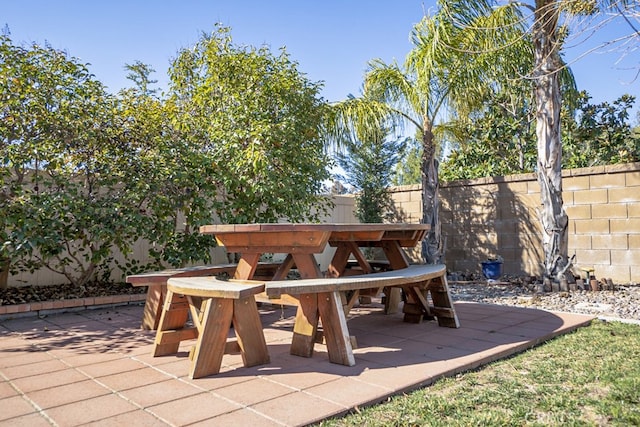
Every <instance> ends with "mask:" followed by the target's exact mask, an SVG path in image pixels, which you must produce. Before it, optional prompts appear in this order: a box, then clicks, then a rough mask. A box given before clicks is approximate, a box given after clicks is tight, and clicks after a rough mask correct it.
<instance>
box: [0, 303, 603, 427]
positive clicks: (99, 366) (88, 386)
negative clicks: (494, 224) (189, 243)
mask: <svg viewBox="0 0 640 427" xmlns="http://www.w3.org/2000/svg"><path fill="white" fill-rule="evenodd" d="M456 309H457V311H458V316H459V318H460V322H461V325H462V326H461V328H460V329H449V328H440V327H438V326H437V324H436V322H433V321H431V322H423V323H421V324H406V323H403V322H402V316H401V315H393V316H385V315H384V314H382V313H381V312H380V309H379V305H375V304H374V305H372V306H368V307H361V308H359V309H355V310H354V311H353V312H352V313H354V316H353V318H352V319H351V320H350V321H349V328H350V332H351V334H352V335H355V336H356V337H357V340H358V345H359V349H357V350H356V351H355V353H356V365H355V366H353V367H346V366H341V365H335V364H332V363H329V361H328V359H327V354H326V348H325V347H324V346H322V345H316V352H315V354H314V356H313V357H312V358H309V359H307V358H301V357H296V356H291V355H289V353H288V350H289V342H290V337H291V327H292V325H293V316H294V314H295V309H294V308H292V307H286V308H284V310H282V309H281V308H280V307H272V306H269V305H264V306H262V307H261V316H262V319H263V325H264V333H265V336H266V339H267V344H268V349H269V353H270V356H271V363H270V364H268V365H263V366H258V367H253V368H244V367H242V361H241V357H240V355H239V354H231V355H225V356H224V359H223V371H222V372H221V373H220V374H218V375H215V376H210V377H206V378H202V379H197V380H190V379H189V378H188V377H187V372H188V367H189V360H188V358H187V352H188V347H189V346H190V345H191V344H192V343H190V342H186V343H183V346H181V351H180V352H179V353H178V354H177V355H171V356H164V357H158V358H153V357H151V356H150V353H151V347H152V342H153V338H154V333H153V332H149V331H143V330H141V329H140V328H139V324H140V319H141V317H142V306H137V305H129V306H121V307H110V308H96V309H90V310H84V311H80V312H73V313H63V314H52V315H49V316H46V317H44V318H37V317H36V318H34V317H27V318H18V319H13V320H0V425H10V426H20V425H25V426H30V427H35V426H41V425H42V426H47V425H58V426H76V425H104V426H114V425H121V424H122V425H124V424H126V425H134V426H166V425H176V426H178V425H179V426H182V425H215V426H224V425H230V426H231V425H233V426H238V425H253V426H283V425H284V426H292V425H306V424H310V423H314V422H318V421H320V420H322V419H324V418H327V417H331V416H336V415H340V414H343V413H345V412H347V411H349V410H350V409H351V408H354V407H355V406H362V405H367V404H372V403H377V402H380V401H383V400H385V398H386V397H388V396H389V395H392V394H396V393H399V392H403V391H408V390H411V389H415V388H417V387H420V386H424V385H428V384H430V383H432V382H433V381H435V380H436V379H438V378H440V377H442V376H445V375H452V374H455V373H457V372H461V371H464V370H468V369H472V368H476V367H478V366H480V365H483V364H486V363H488V362H491V361H494V360H496V359H500V358H503V357H505V356H508V355H511V354H513V353H516V352H518V351H521V350H524V349H526V348H529V347H531V346H532V345H535V344H538V343H540V342H541V341H544V340H547V339H549V338H551V337H553V336H556V335H559V334H563V333H566V332H569V331H572V330H574V329H576V328H578V327H580V326H584V325H587V324H588V323H589V322H590V321H591V319H592V317H589V316H583V315H575V314H566V313H550V312H546V311H541V310H535V309H525V308H515V307H506V306H497V305H486V304H475V303H457V304H456Z"/></svg>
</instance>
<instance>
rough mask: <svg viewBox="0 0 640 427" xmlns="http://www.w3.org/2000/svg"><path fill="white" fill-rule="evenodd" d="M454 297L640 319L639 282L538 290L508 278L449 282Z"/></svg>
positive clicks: (459, 299)
mask: <svg viewBox="0 0 640 427" xmlns="http://www.w3.org/2000/svg"><path fill="white" fill-rule="evenodd" d="M449 288H450V290H451V294H452V295H451V296H452V298H453V300H454V301H472V302H482V303H488V304H500V305H510V306H517V307H529V308H537V309H543V310H549V311H564V312H571V313H582V314H590V315H595V316H598V317H600V318H605V319H610V318H614V319H624V320H629V321H634V322H640V285H636V284H629V285H615V290H601V291H585V290H576V291H569V292H537V291H536V288H535V287H534V286H532V285H522V284H518V283H516V284H513V283H508V282H506V283H505V282H487V281H483V282H455V281H450V282H449Z"/></svg>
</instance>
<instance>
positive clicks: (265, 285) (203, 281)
mask: <svg viewBox="0 0 640 427" xmlns="http://www.w3.org/2000/svg"><path fill="white" fill-rule="evenodd" d="M429 229H430V227H429V225H424V224H407V223H400V224H357V223H356V224H346V223H343V224H326V223H325V224H308V223H305V224H300V223H298V224H295V223H293V224H292V223H276V224H224V225H205V226H202V227H201V228H200V232H201V233H203V234H212V235H215V237H216V239H217V241H218V243H219V244H220V245H221V246H224V247H225V249H226V250H227V252H231V253H238V254H239V260H238V263H237V266H236V268H235V271H234V272H233V278H232V279H231V281H232V282H237V283H238V285H239V286H244V287H245V288H246V289H244V288H243V289H244V291H246V292H247V293H249V294H250V295H249V294H247V295H244V294H242V295H241V294H240V293H239V292H230V290H233V289H235V288H234V287H231V288H230V287H229V285H230V284H229V283H226V282H220V281H219V280H218V279H217V278H215V277H209V278H207V277H179V278H178V277H176V278H171V279H168V281H167V284H168V285H167V286H168V288H169V291H170V292H172V294H171V295H173V294H175V293H176V292H177V293H178V294H183V295H186V296H187V297H188V300H189V305H190V307H191V311H192V315H194V316H195V317H196V318H197V319H198V321H197V322H195V323H197V325H196V326H197V329H198V331H199V332H198V333H197V334H196V335H197V336H198V337H199V338H198V344H196V347H195V348H196V350H194V354H200V349H201V348H203V346H205V345H207V344H206V343H205V341H207V340H205V339H204V331H205V330H208V329H214V328H213V326H215V325H217V323H220V321H219V320H218V321H217V323H216V320H215V318H217V317H218V316H217V315H216V316H213V315H212V314H211V313H212V312H213V310H214V308H211V307H218V306H219V307H222V306H223V305H222V304H224V305H225V306H228V307H230V308H229V309H227V312H225V313H226V314H225V316H226V317H225V319H224V321H223V322H222V323H223V324H228V322H227V320H228V319H227V317H228V318H229V319H231V318H232V319H233V320H234V327H235V328H236V329H237V333H245V334H247V335H248V336H249V337H250V338H247V337H246V336H245V337H242V336H239V341H240V342H241V345H240V347H241V348H243V349H244V348H245V347H246V346H247V345H249V344H251V348H249V350H250V352H244V351H243V353H242V354H243V359H246V360H245V366H251V365H252V364H254V363H267V361H268V355H267V353H266V352H265V350H264V348H265V345H264V339H262V340H258V339H257V338H256V335H257V333H255V331H254V332H251V333H247V332H246V331H247V330H249V329H251V330H259V328H258V325H259V321H258V320H256V319H257V317H256V316H255V315H256V314H257V310H256V308H255V303H251V302H250V301H252V300H253V298H254V295H255V296H256V297H258V295H257V293H258V292H260V291H261V290H262V291H264V292H263V294H265V296H266V297H267V298H269V297H271V298H273V297H276V298H279V297H281V296H289V297H293V298H292V299H293V300H294V301H295V303H296V305H297V306H298V309H297V314H296V320H295V325H294V331H293V332H294V334H293V338H292V344H291V353H292V354H296V355H299V356H304V357H310V356H311V354H312V353H313V343H314V341H315V339H316V338H317V336H316V332H318V326H319V321H320V320H322V321H321V323H322V326H323V328H324V332H326V333H327V335H326V338H327V348H328V353H329V358H330V360H331V361H332V362H334V363H341V364H345V365H353V364H354V363H355V360H354V356H353V351H352V341H351V340H352V338H353V337H350V336H349V333H348V328H347V325H346V314H347V313H348V311H349V309H350V308H351V307H352V305H353V303H354V301H355V299H354V298H355V297H357V296H358V295H359V294H360V293H361V292H362V291H367V290H369V289H373V291H374V293H375V292H377V293H379V292H380V291H381V290H382V289H384V292H385V299H386V301H385V302H386V306H387V307H389V309H388V310H386V312H388V313H389V312H393V311H395V309H396V308H397V305H398V304H399V302H400V294H401V292H402V291H403V290H404V291H405V296H406V298H407V299H406V301H405V302H404V305H403V311H404V313H405V321H407V322H419V321H420V320H421V319H422V318H423V317H427V318H433V315H434V314H435V316H437V317H438V322H439V324H440V326H448V327H458V320H457V317H456V315H455V310H454V308H453V305H452V302H451V298H450V295H449V291H448V288H447V285H446V277H445V276H446V268H445V266H443V265H439V266H412V267H411V268H410V266H409V264H410V260H409V258H408V257H407V255H406V254H405V252H404V248H413V247H415V246H416V245H418V243H419V242H420V241H421V240H422V239H423V237H424V235H425V233H426V232H427V231H428V230H429ZM328 246H330V247H334V248H335V252H334V254H333V257H332V259H331V261H330V263H329V265H328V268H327V271H326V272H325V273H323V272H322V271H321V269H320V266H319V264H318V261H317V260H316V255H317V254H320V253H322V252H324V251H325V249H326V248H327V247H328ZM365 248H380V249H381V251H380V252H381V253H382V254H383V255H384V258H386V259H385V260H382V262H381V261H380V260H376V262H372V260H370V259H368V258H367V257H366V256H365V251H364V249H365ZM265 254H284V256H285V257H284V260H283V261H282V262H279V263H278V264H277V267H276V269H275V271H274V273H273V276H272V277H271V279H270V280H269V279H267V280H266V281H264V280H265V279H264V278H263V277H262V278H261V279H262V281H261V282H260V281H255V279H257V278H260V277H259V276H260V275H257V274H256V273H257V272H258V269H259V266H260V260H261V259H262V257H263V255H265ZM376 263H378V264H379V265H384V270H386V271H387V273H392V274H391V275H389V274H387V273H380V272H376V271H374V264H376ZM354 265H355V267H356V268H354ZM350 267H351V268H350ZM413 267H419V268H417V269H416V268H413ZM293 268H295V269H296V270H297V271H298V273H299V275H300V280H285V279H286V278H287V275H288V273H289V271H290V270H292V269H293ZM353 270H356V273H355V274H356V275H355V276H354V275H353V272H352V271H353ZM346 276H349V279H348V280H345V279H344V278H345V277H346ZM205 290H206V292H205ZM426 292H429V293H430V294H431V296H432V299H433V302H434V309H433V310H432V309H431V308H430V307H429V303H428V301H427V300H426V297H425V295H424V293H426ZM200 293H202V295H200ZM348 293H350V294H351V296H350V297H347V294H348ZM205 294H206V295H205ZM393 295H397V297H395V298H392V296H393ZM198 296H202V297H205V298H207V299H209V300H211V299H215V300H216V302H215V303H213V302H211V301H209V302H207V303H206V304H204V305H202V306H201V304H200V303H199V302H198V300H196V299H194V298H195V297H198ZM175 298H177V297H174V296H172V297H171V298H169V303H168V304H165V307H164V311H163V315H162V319H161V321H160V323H161V325H160V328H159V329H158V335H157V337H156V347H155V350H154V351H155V353H154V354H156V355H159V354H167V353H171V352H175V351H176V350H177V342H178V341H180V340H182V339H184V338H187V337H191V335H189V334H191V333H192V332H189V331H181V332H180V333H179V334H178V335H176V336H175V337H174V333H175V331H174V329H175V327H179V326H180V325H181V324H183V323H184V317H185V315H186V311H185V308H184V306H180V304H181V303H180V301H179V300H178V299H175ZM230 300H233V301H234V302H232V301H230ZM269 301H273V300H272V299H270V298H269ZM246 306H253V307H254V308H253V309H252V312H253V311H255V313H253V314H252V316H247V315H246V314H247V313H246V312H244V311H243V313H244V314H242V315H240V314H237V312H238V310H239V308H240V307H246ZM200 307H204V308H202V309H201V308H200ZM231 307H233V308H231ZM243 310H244V308H243ZM176 313H178V314H179V316H178V315H177V314H176ZM178 317H179V319H178ZM249 317H251V319H252V320H247V321H246V322H245V323H244V324H241V323H238V324H236V321H240V320H243V319H244V318H247V319H248V318H249ZM176 319H177V320H176ZM205 319H206V320H205ZM212 325H213V326H212ZM218 326H219V325H218ZM216 334H217V335H219V337H218V338H219V339H216V340H215V342H216V343H217V344H216V347H217V348H219V349H222V348H223V347H224V345H223V344H224V340H223V338H224V337H225V335H224V334H222V332H220V334H218V333H217V332H216ZM183 335H184V336H183ZM220 337H222V338H220ZM353 342H355V341H353ZM207 354H208V353H207V352H202V356H201V359H202V360H203V361H202V362H197V363H196V362H194V364H193V368H192V371H193V372H192V374H193V373H195V374H194V375H201V374H202V373H203V372H207V373H216V372H218V369H219V367H220V360H221V354H222V352H221V351H215V352H213V353H211V354H215V360H213V359H211V360H208V359H209V356H208V355H207ZM205 359H206V361H205Z"/></svg>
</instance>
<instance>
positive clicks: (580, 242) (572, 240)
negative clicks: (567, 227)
mask: <svg viewBox="0 0 640 427" xmlns="http://www.w3.org/2000/svg"><path fill="white" fill-rule="evenodd" d="M594 237H595V236H594ZM591 239H592V237H591V235H589V234H569V252H572V253H573V251H574V250H576V249H593V248H592V247H591ZM599 249H600V248H599Z"/></svg>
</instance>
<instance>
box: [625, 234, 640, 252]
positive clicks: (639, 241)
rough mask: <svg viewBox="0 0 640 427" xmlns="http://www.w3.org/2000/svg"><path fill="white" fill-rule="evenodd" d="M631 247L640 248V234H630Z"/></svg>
mask: <svg viewBox="0 0 640 427" xmlns="http://www.w3.org/2000/svg"><path fill="white" fill-rule="evenodd" d="M627 237H628V239H629V249H640V234H629V236H627Z"/></svg>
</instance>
